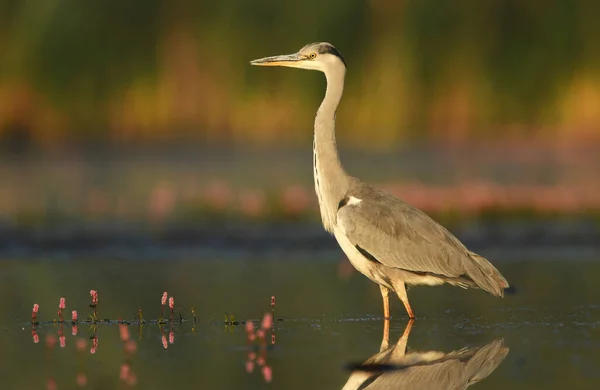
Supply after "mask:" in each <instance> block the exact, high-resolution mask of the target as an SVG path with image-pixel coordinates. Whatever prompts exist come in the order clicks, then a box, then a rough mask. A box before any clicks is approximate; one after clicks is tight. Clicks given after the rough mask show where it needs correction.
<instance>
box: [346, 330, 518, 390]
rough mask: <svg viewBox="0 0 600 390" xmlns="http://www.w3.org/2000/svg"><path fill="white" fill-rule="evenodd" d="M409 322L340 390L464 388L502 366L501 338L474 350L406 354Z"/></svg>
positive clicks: (503, 352) (506, 350) (382, 344)
mask: <svg viewBox="0 0 600 390" xmlns="http://www.w3.org/2000/svg"><path fill="white" fill-rule="evenodd" d="M412 324H413V321H412V320H411V321H409V323H408V325H407V326H406V329H405V330H404V334H403V335H402V336H401V337H400V339H399V340H398V342H397V343H396V344H393V345H389V339H386V335H385V333H384V337H383V340H382V343H381V348H380V351H379V353H376V354H375V355H373V356H371V357H370V358H369V359H367V360H366V361H365V362H364V363H362V364H360V365H358V366H356V367H354V369H353V372H352V374H351V375H350V378H348V381H347V382H346V384H345V385H344V387H343V388H342V390H350V389H357V390H358V389H361V390H375V389H405V390H408V389H411V390H413V389H414V390H417V389H419V390H423V389H444V390H458V389H466V388H467V387H469V386H471V385H472V384H474V383H477V382H479V381H481V380H483V379H485V378H487V377H488V376H489V375H490V374H491V373H492V372H493V371H494V370H495V369H496V368H498V366H499V365H500V364H501V363H502V361H503V360H504V358H505V357H506V355H507V354H508V351H509V349H508V348H507V347H504V342H503V340H502V339H498V340H494V341H492V342H490V343H489V344H486V345H484V346H482V347H476V348H463V349H461V350H458V351H452V352H448V353H444V352H438V351H426V352H409V353H407V352H406V346H407V342H408V336H409V334H410V331H411V328H412Z"/></svg>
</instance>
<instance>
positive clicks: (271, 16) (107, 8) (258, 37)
mask: <svg viewBox="0 0 600 390" xmlns="http://www.w3.org/2000/svg"><path fill="white" fill-rule="evenodd" d="M599 13H600V3H597V2H592V1H587V0H552V1H537V0H527V1H520V0H508V1H506V0H503V1H501V0H493V1H486V2H481V1H477V0H462V1H460V2H443V1H435V0H422V1H392V0H371V1H367V2H362V1H357V0H352V1H341V0H334V1H329V2H322V1H316V0H307V1H306V2H276V1H267V0H259V1H248V0H224V1H220V2H209V1H200V0H175V1H165V0H129V1H125V2H123V1H119V0H87V1H75V0H19V1H17V0H0V139H4V140H9V141H12V140H15V139H17V140H21V141H22V142H24V143H25V144H30V143H31V142H32V141H34V142H36V143H40V144H42V145H48V144H53V143H57V142H58V143H60V142H61V141H64V140H68V139H73V138H84V139H86V138H89V137H93V139H98V138H100V139H109V140H117V141H119V140H142V139H156V138H158V139H165V138H174V139H181V138H183V139H185V138H187V137H190V136H191V137H196V138H198V137H199V138H200V139H203V140H205V141H219V142H225V143H244V144H245V145H246V144H247V143H248V142H251V143H253V144H259V145H260V144H265V143H269V142H278V143H281V142H287V143H293V142H296V141H298V140H303V141H305V140H306V139H308V138H310V136H311V133H310V131H309V130H308V129H310V126H311V123H310V122H311V119H312V117H313V115H314V111H315V108H316V106H317V104H318V99H319V98H320V96H321V95H322V94H323V80H322V77H320V76H319V77H317V76H314V75H313V76H308V75H306V72H299V71H292V70H281V71H279V70H277V71H275V70H265V69H254V68H251V67H250V66H249V65H248V61H249V60H251V59H253V58H257V57H261V56H264V55H272V54H278V53H281V52H290V51H295V50H297V49H298V48H300V47H301V46H302V45H303V44H305V43H307V42H310V41H316V40H326V41H330V42H333V43H334V44H335V45H336V46H337V47H338V48H339V49H340V50H341V52H342V53H344V55H345V56H346V57H347V62H348V64H349V73H348V77H347V78H348V87H347V89H346V97H345V99H344V101H343V103H342V106H341V108H340V113H339V120H340V122H341V126H342V127H343V129H344V133H345V135H344V142H349V143H354V144H360V145H363V146H370V147H377V146H388V145H390V144H391V142H395V141H400V140H405V139H422V138H433V139H439V138H450V139H454V140H459V141H460V140H463V139H465V138H466V137H469V138H472V137H482V138H486V137H487V138H489V137H513V136H517V137H523V136H524V137H538V136H541V137H545V138H548V139H551V140H559V141H560V140H564V139H566V138H569V139H579V140H582V139H583V140H589V139H590V137H597V134H598V133H600V132H599V131H598V128H599V127H600V46H598V44H597V41H598V39H599V38H600V24H598V23H597V21H596V18H597V15H598V14H599ZM308 81H310V82H308ZM365 128H368V129H370V131H368V132H366V131H364V129H365ZM282 130H285V135H284V136H282V134H281V133H282ZM367 140H368V141H369V142H368V143H366V142H365V141H367Z"/></svg>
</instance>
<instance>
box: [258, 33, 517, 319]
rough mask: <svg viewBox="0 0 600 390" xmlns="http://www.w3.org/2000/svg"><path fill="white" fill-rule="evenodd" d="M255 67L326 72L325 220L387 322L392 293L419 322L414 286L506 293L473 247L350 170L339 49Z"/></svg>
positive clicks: (318, 131) (319, 118)
mask: <svg viewBox="0 0 600 390" xmlns="http://www.w3.org/2000/svg"><path fill="white" fill-rule="evenodd" d="M250 63H251V64H252V65H258V66H285V67H290V68H300V69H310V70H318V71H321V72H323V73H324V74H325V78H326V80H327V89H326V92H325V98H324V99H323V102H322V103H321V106H320V107H319V109H318V111H317V115H316V117H315V125H314V144H313V154H314V160H313V168H314V179H315V190H316V193H317V198H318V201H319V208H320V212H321V220H322V222H323V226H324V227H325V230H327V231H328V232H329V233H330V234H333V235H334V236H335V238H336V240H337V242H338V243H339V245H340V247H341V248H342V250H343V251H344V253H345V254H346V256H348V259H349V260H350V262H351V263H352V265H353V266H354V267H355V268H356V269H357V270H358V271H360V272H361V273H363V274H364V275H366V276H367V277H368V278H369V279H371V280H372V281H374V282H375V283H377V284H378V285H379V287H380V289H381V295H382V297H383V307H384V317H385V318H390V308H389V294H390V291H392V292H395V293H396V294H397V295H398V297H399V298H400V300H401V301H402V303H403V304H404V307H405V308H406V311H407V313H408V316H409V317H410V318H414V317H415V316H414V313H413V311H412V309H411V307H410V304H409V302H408V296H407V294H406V286H407V285H423V284H424V285H441V284H443V283H449V284H451V285H454V286H459V287H462V288H480V289H483V290H485V291H487V292H488V293H490V294H492V295H494V296H497V297H502V296H504V291H503V290H504V289H505V288H508V287H509V285H508V282H507V281H506V279H505V278H504V277H503V276H502V274H501V273H500V272H499V271H498V270H497V269H496V268H495V267H494V266H493V265H492V264H491V263H490V262H489V261H488V260H486V259H485V258H484V257H482V256H480V255H478V254H476V253H474V252H472V251H470V250H469V249H467V248H466V247H465V246H464V245H463V244H462V243H461V242H460V241H459V240H458V239H457V238H456V237H455V236H454V235H452V233H450V232H449V231H448V230H447V229H446V228H444V227H443V226H441V225H440V224H438V223H437V222H435V221H434V220H433V219H431V218H430V217H429V216H428V215H427V214H425V213H424V212H422V211H420V210H418V209H417V208H415V207H413V206H412V205H410V204H408V203H407V202H405V201H404V200H402V199H400V198H398V197H396V196H394V195H392V194H390V193H388V192H385V191H383V190H380V189H378V188H375V187H373V186H371V185H369V184H367V183H364V182H362V181H360V180H359V179H357V178H355V177H352V176H350V175H348V174H347V173H346V171H345V170H344V168H343V166H342V164H341V162H340V158H339V154H338V150H337V145H336V140H335V113H336V110H337V107H338V104H339V102H340V100H341V98H342V93H343V90H344V78H345V75H346V62H345V60H344V58H343V57H342V55H341V54H340V52H339V51H338V50H337V49H336V48H335V47H334V46H333V45H331V44H330V43H326V42H318V43H311V44H308V45H306V46H304V47H303V48H302V49H300V51H298V52H297V53H294V54H286V55H278V56H273V57H265V58H260V59H256V60H253V61H251V62H250Z"/></svg>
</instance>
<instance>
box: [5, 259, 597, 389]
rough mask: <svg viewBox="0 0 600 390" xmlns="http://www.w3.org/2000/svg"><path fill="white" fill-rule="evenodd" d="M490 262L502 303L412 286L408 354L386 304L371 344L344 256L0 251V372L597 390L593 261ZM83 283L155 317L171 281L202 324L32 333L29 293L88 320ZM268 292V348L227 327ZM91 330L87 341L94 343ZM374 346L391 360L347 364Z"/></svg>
mask: <svg viewBox="0 0 600 390" xmlns="http://www.w3.org/2000/svg"><path fill="white" fill-rule="evenodd" d="M497 265H498V267H499V268H500V269H501V270H502V271H503V273H504V274H505V276H506V277H507V279H508V280H509V281H510V282H511V283H512V284H513V285H514V286H516V289H517V292H516V293H515V294H514V295H510V296H507V297H506V298H505V299H496V298H493V297H490V296H488V295H486V294H485V293H483V292H481V291H473V290H469V291H465V290H461V289H458V288H453V287H438V288H427V287H417V288H414V289H412V290H411V291H410V292H409V297H410V298H411V303H412V306H413V308H414V309H415V312H416V315H417V320H416V321H415V322H414V324H413V326H412V330H411V331H410V334H409V335H408V339H407V342H408V343H407V344H408V348H407V351H406V354H404V353H403V348H402V347H403V345H402V343H403V341H406V339H404V340H403V339H402V338H401V336H403V333H404V332H405V327H406V325H407V319H406V317H405V313H404V309H403V307H402V305H401V304H400V302H399V301H397V300H393V301H392V313H393V315H394V318H393V319H392V321H391V328H390V345H391V346H392V348H394V347H395V345H396V343H399V345H398V346H397V347H396V348H395V349H392V350H389V351H386V352H388V353H386V352H384V353H382V354H380V355H377V354H378V353H379V351H380V346H381V343H382V335H383V325H384V322H383V320H382V319H381V312H382V308H381V298H380V295H379V289H378V288H377V287H376V286H375V285H373V284H372V283H371V282H369V281H367V279H366V278H364V277H363V276H362V275H359V274H357V273H356V272H354V273H351V272H348V270H349V268H348V267H347V264H346V263H345V260H340V258H339V257H338V258H335V257H330V256H323V255H310V254H307V255H306V256H305V258H304V259H303V260H298V256H297V255H296V256H294V258H293V259H286V254H284V253H282V254H281V256H280V258H278V259H268V260H266V259H265V260H256V259H252V260H249V259H243V258H239V257H236V258H231V257H229V258H228V257H223V258H210V259H207V258H194V259H189V260H185V261H184V260H177V261H173V260H170V259H168V258H165V259H163V260H156V261H155V260H152V261H150V260H131V261H113V260H110V259H105V260H103V261H100V260H94V261H91V260H86V259H79V260H69V261H58V260H51V261H49V260H46V261H42V260H39V261H38V260H36V261H34V260H28V259H4V260H2V261H0V269H1V273H0V292H1V293H2V297H3V299H2V300H0V318H1V323H0V325H1V329H2V333H1V335H2V336H0V355H1V359H2V362H3V363H2V365H0V374H1V378H2V383H3V387H5V386H6V387H5V388H10V389H46V388H56V389H69V388H79V386H80V385H83V388H88V389H120V388H121V389H123V388H130V387H133V388H143V389H169V388H176V387H190V388H204V389H267V388H273V389H305V388H308V389H341V388H343V387H344V385H347V387H346V388H359V386H361V385H362V386H365V384H364V383H365V381H366V383H368V384H369V386H372V387H362V388H367V389H370V388H420V389H423V388H448V384H449V382H448V381H449V380H451V379H448V378H458V379H457V380H462V381H463V383H473V382H477V383H475V384H474V385H473V386H474V388H479V389H501V388H502V389H504V388H511V389H538V388H540V389H542V388H543V389H564V388H569V389H595V388H597V386H598V385H599V384H600V371H598V367H599V366H600V354H599V353H598V352H599V351H600V283H598V282H597V280H598V279H597V275H599V274H600V262H589V261H579V260H577V259H569V260H567V259H565V260H564V261H544V260H543V259H524V260H519V259H499V260H498V261H497ZM90 289H96V290H98V292H99V303H98V315H99V317H100V318H106V317H109V318H111V319H118V318H126V319H135V318H136V316H137V311H138V308H141V309H142V311H143V316H144V318H146V319H148V320H150V319H155V320H156V319H157V318H158V317H159V316H160V309H161V305H160V300H161V295H162V293H163V291H165V290H166V291H168V292H169V295H172V296H173V297H174V298H175V307H176V310H180V311H181V313H182V315H183V317H184V318H185V319H188V320H190V319H191V312H190V310H191V307H192V306H195V308H196V311H197V316H198V322H197V323H196V324H195V325H194V324H193V323H192V321H188V322H184V323H182V324H175V325H165V326H163V327H159V326H158V325H146V326H143V327H142V328H140V327H139V326H133V325H132V326H130V327H129V328H128V329H129V332H128V333H129V339H130V340H131V341H130V342H128V343H126V342H124V341H122V340H121V338H120V328H119V326H118V325H108V324H100V325H99V326H97V327H96V328H93V327H90V326H89V325H85V324H80V325H79V326H78V329H77V330H78V334H77V335H76V336H73V335H72V329H71V325H70V324H68V325H66V326H65V327H64V329H61V327H60V326H59V325H54V324H42V325H40V326H38V327H37V329H36V334H37V337H38V338H39V342H38V343H34V340H33V335H32V329H31V325H30V324H29V323H28V321H29V319H30V315H31V307H32V304H33V303H38V304H39V305H40V313H39V315H38V318H39V320H42V321H47V320H52V319H53V318H57V309H58V302H59V298H60V297H65V298H66V305H67V308H66V312H67V313H69V314H67V315H66V316H67V317H68V318H70V313H71V310H74V309H76V310H78V311H79V316H80V318H86V317H87V316H88V315H89V314H90V313H91V309H90V308H89V307H88V305H89V303H90V300H89V290H90ZM273 295H274V296H275V297H276V307H275V318H276V321H275V323H274V326H273V328H272V329H268V330H267V331H266V332H265V340H266V342H265V345H264V346H262V345H261V344H260V342H256V341H254V342H253V343H249V341H248V336H247V334H246V330H245V327H244V325H238V326H224V323H223V322H224V320H225V317H226V316H231V315H233V316H234V318H235V320H239V321H244V320H248V319H251V320H254V321H255V324H256V325H257V326H260V320H261V319H262V318H263V315H264V314H265V313H270V312H271V305H270V300H271V296H273ZM229 318H231V317H229ZM60 332H62V333H63V334H64V336H65V339H64V340H65V344H66V345H65V346H64V348H61V346H60V341H59V339H58V335H59V333H60ZM171 332H172V334H171ZM271 333H272V334H273V335H274V336H275V340H274V344H272V343H271V341H272V339H271V337H272V335H271ZM90 337H96V338H97V348H96V351H95V353H94V354H92V353H90V349H91V348H93V342H94V340H93V339H90ZM163 337H164V340H163ZM169 339H171V340H169ZM163 342H164V343H165V344H166V348H165V345H163ZM171 342H172V343H171ZM49 343H50V344H53V343H54V345H53V346H52V347H49V346H48V344H49ZM78 344H79V348H78ZM453 351H454V352H453ZM457 351H458V352H457ZM253 355H254V356H253ZM371 357H373V359H372V361H371V363H383V364H386V366H385V367H386V368H391V367H392V366H393V365H396V368H399V367H400V368H402V369H396V370H391V369H390V370H384V371H381V367H370V369H371V370H374V371H355V372H352V371H351V369H350V368H351V367H356V365H357V364H359V363H362V362H364V361H366V360H367V359H369V358H371ZM252 358H254V359H252ZM249 361H250V362H249ZM415 364H416V365H415ZM443 370H446V371H445V372H444V373H440V372H441V371H443ZM248 371H250V372H248ZM440 378H442V379H443V378H446V379H445V380H446V382H443V384H442V385H440V383H439V382H435V381H436V380H439V379H440ZM269 380H270V382H269ZM419 381H420V382H419ZM347 382H348V383H347ZM78 383H79V385H78ZM410 385H414V386H413V387H410ZM377 386H380V387H377ZM385 386H390V387H385ZM403 386H404V387H403Z"/></svg>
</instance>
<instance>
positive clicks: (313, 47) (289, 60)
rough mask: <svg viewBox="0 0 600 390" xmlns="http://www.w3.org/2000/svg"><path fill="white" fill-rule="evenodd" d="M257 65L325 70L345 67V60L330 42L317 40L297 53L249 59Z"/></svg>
mask: <svg viewBox="0 0 600 390" xmlns="http://www.w3.org/2000/svg"><path fill="white" fill-rule="evenodd" d="M250 64H252V65H257V66H287V67H289V68H300V69H312V70H320V71H321V72H327V71H328V70H330V69H334V68H339V67H340V66H341V67H342V68H343V69H345V68H346V62H345V61H344V57H342V55H341V54H340V52H339V51H338V49H336V48H335V47H334V46H333V45H332V44H331V43H327V42H318V43H311V44H308V45H306V46H304V47H303V48H302V49H300V50H299V51H298V52H297V53H293V54H284V55H279V56H273V57H265V58H260V59H257V60H254V61H250Z"/></svg>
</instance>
